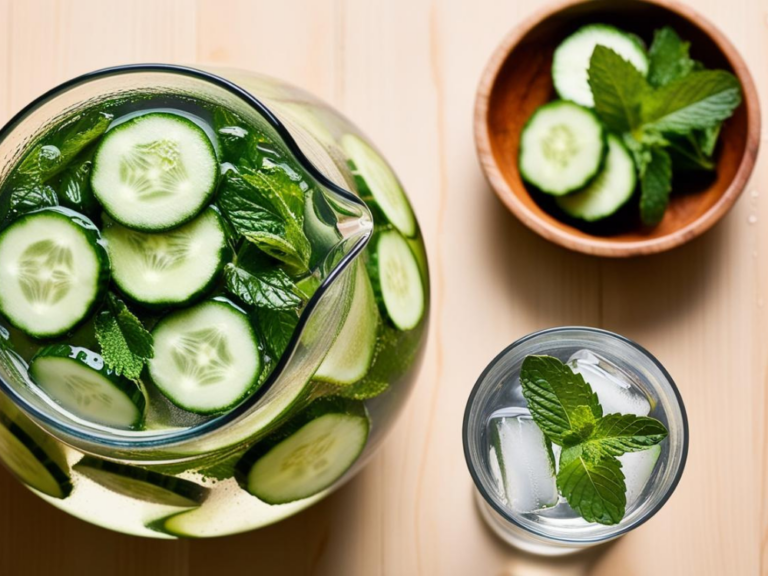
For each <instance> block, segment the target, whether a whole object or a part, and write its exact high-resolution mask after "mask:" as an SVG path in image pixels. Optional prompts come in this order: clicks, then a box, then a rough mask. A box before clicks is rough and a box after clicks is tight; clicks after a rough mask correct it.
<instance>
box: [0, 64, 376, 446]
mask: <svg viewBox="0 0 768 576" xmlns="http://www.w3.org/2000/svg"><path fill="white" fill-rule="evenodd" d="M137 73H150V74H151V73H166V74H178V75H181V76H188V77H191V78H195V79H198V80H202V81H205V82H208V83H209V84H213V85H214V86H217V87H219V88H222V89H224V90H226V91H228V92H230V93H231V94H233V95H234V96H236V97H238V98H240V99H241V100H242V101H244V102H245V103H246V104H247V105H249V106H250V107H251V108H252V109H253V110H255V111H256V112H257V113H258V114H259V115H261V116H262V117H263V118H264V120H265V121H266V122H267V123H268V124H269V125H270V126H271V127H272V128H273V129H274V130H275V132H276V133H277V135H278V136H279V137H280V138H281V139H282V140H283V142H284V143H285V145H286V147H287V148H288V150H289V152H290V153H291V154H293V156H294V158H295V159H296V161H297V162H298V163H299V164H300V165H301V167H302V168H303V169H304V170H306V171H307V173H308V174H309V175H310V176H311V177H312V178H314V179H315V180H316V181H317V182H318V183H320V184H321V185H322V186H324V187H325V188H328V189H329V190H331V191H332V192H334V193H336V194H338V195H340V196H341V197H343V198H344V199H345V200H347V201H348V202H350V203H352V204H355V205H357V206H358V207H360V208H361V209H362V210H363V211H364V212H365V213H367V212H368V210H369V209H368V207H367V205H366V204H365V202H363V201H362V200H361V199H360V198H358V197H357V196H356V195H355V194H353V193H352V192H351V191H349V190H347V189H345V188H343V187H341V186H339V185H338V184H336V183H335V182H333V181H332V180H331V179H330V178H328V177H327V176H326V175H325V174H323V173H322V172H321V171H320V170H319V169H318V168H317V167H316V166H315V165H314V163H313V162H312V161H311V160H309V158H308V157H307V156H306V154H304V152H303V151H302V150H301V148H300V147H299V145H298V143H297V142H296V140H295V139H294V137H293V136H292V135H291V133H290V131H289V130H288V128H287V127H286V126H285V124H283V122H282V121H281V120H280V119H279V118H278V117H277V116H276V115H275V114H274V113H273V112H272V111H271V110H270V109H269V107H267V106H266V105H265V104H264V103H262V102H261V100H259V99H258V98H256V96H254V95H253V94H251V93H250V92H249V91H247V90H245V89H244V88H241V87H240V86H238V85H237V84H236V83H234V82H231V81H230V80H227V79H226V78H223V77H221V76H218V75H216V74H213V73H211V72H207V71H203V70H200V69H197V68H192V67H189V66H180V65H176V64H125V65H120V66H111V67H108V68H101V69H99V70H95V71H92V72H86V73H85V74H81V75H79V76H76V77H74V78H71V79H69V80H67V81H65V82H62V83H61V84H58V85H57V86H55V87H53V88H51V89H50V90H47V91H46V92H44V93H43V94H41V95H40V96H38V97H37V98H35V99H34V100H32V101H31V102H30V103H29V104H27V105H26V106H24V107H23V108H22V109H21V110H19V111H18V112H17V113H16V114H14V115H13V116H12V117H11V119H10V120H8V122H6V123H5V124H4V125H3V126H2V128H0V144H2V143H3V142H4V141H5V140H6V138H7V137H8V136H9V135H10V134H11V133H12V132H13V131H14V129H15V128H16V127H17V126H18V125H19V124H20V123H21V122H22V121H23V120H24V119H25V118H27V117H28V116H29V115H30V114H32V113H33V112H35V111H36V110H37V109H38V108H40V107H41V106H42V105H44V104H46V103H48V102H49V101H51V100H53V99H54V98H56V97H57V96H59V95H61V94H64V93H65V92H67V91H69V90H71V89H73V88H76V87H78V86H81V85H84V84H87V83H89V82H92V81H95V80H101V79H105V78H109V77H111V76H118V75H125V74H137ZM281 82H282V81H281ZM371 233H372V232H371V230H368V231H366V232H365V233H363V234H361V236H360V238H359V239H358V240H357V241H356V242H355V244H354V245H353V246H352V247H351V248H350V250H349V252H348V253H347V254H345V255H344V256H343V257H342V258H341V260H340V261H339V262H338V263H337V264H336V266H334V268H333V270H331V271H330V272H329V274H328V276H327V277H326V278H325V279H324V280H323V282H322V283H321V284H320V286H319V287H318V288H317V290H316V291H315V293H314V294H313V295H312V297H311V298H310V299H309V300H308V301H307V304H306V306H305V307H304V310H303V311H302V313H301V316H300V317H299V321H298V324H297V325H296V329H295V330H294V333H293V335H292V337H291V340H290V342H289V343H288V346H287V347H286V350H285V352H283V354H282V355H281V356H280V358H279V360H278V362H277V363H276V365H275V368H274V369H273V370H272V373H271V374H270V375H269V377H268V378H267V379H266V380H265V381H264V383H263V384H262V385H261V386H259V387H258V388H257V389H256V390H255V391H254V392H253V393H252V394H251V395H250V396H249V397H247V398H246V399H245V400H243V402H242V403H240V404H239V405H237V406H236V407H235V408H233V409H232V410H230V411H228V412H225V413H223V414H220V415H218V416H215V417H214V418H211V419H210V420H206V421H205V422H202V423H200V424H197V425H195V426H191V427H189V428H184V429H180V430H174V431H170V432H160V433H154V434H151V435H150V434H146V435H141V436H128V435H126V436H114V435H111V436H108V435H106V434H103V433H102V432H101V430H99V429H96V428H93V429H91V428H88V427H87V426H84V425H71V424H69V423H66V422H63V421H61V420H60V419H58V418H55V417H53V416H51V415H50V414H48V413H47V412H45V411H43V410H40V409H39V408H37V407H36V406H34V405H33V404H31V403H30V402H28V401H27V400H26V399H25V398H24V397H23V396H22V395H21V394H19V393H18V392H17V391H16V390H15V389H14V387H13V386H11V385H10V384H9V383H8V382H6V380H5V379H4V378H3V377H2V376H0V393H4V394H5V395H6V396H8V397H9V398H10V399H11V401H13V402H14V403H15V404H17V405H19V406H21V408H22V410H23V411H25V412H27V413H28V414H30V415H31V416H32V417H33V418H35V419H37V420H40V421H42V422H43V423H45V425H47V426H49V427H50V428H52V429H54V430H56V431H59V432H63V433H64V434H67V435H70V436H72V437H74V438H78V439H79V440H83V441H85V442H89V443H93V444H97V445H100V446H103V447H106V448H115V449H150V448H164V447H168V446H170V445H179V444H183V443H186V442H190V441H194V440H198V439H200V438H201V437H202V436H205V435H208V434H212V433H215V432H216V431H218V430H220V429H222V428H225V427H226V426H227V425H229V424H231V423H233V422H234V421H236V420H237V419H238V418H240V417H241V416H244V415H245V414H246V413H247V412H248V411H249V410H250V409H251V408H252V407H254V406H255V405H256V403H258V401H259V400H260V399H261V398H263V397H264V395H265V394H266V393H267V392H268V391H269V390H270V389H271V388H272V387H273V386H274V385H275V383H276V381H277V380H278V379H279V378H280V376H281V374H282V372H283V370H284V369H285V366H286V365H287V363H288V360H289V359H290V358H291V357H292V356H293V353H294V352H295V349H296V347H297V345H298V342H299V338H300V336H301V335H302V334H303V332H304V329H305V328H306V325H307V321H308V319H309V317H310V316H311V315H312V312H313V311H314V310H315V308H316V307H317V304H318V302H319V301H320V299H321V298H322V296H323V295H324V294H325V293H326V292H327V291H328V289H329V288H330V286H331V284H333V283H334V282H335V280H336V279H337V278H338V277H339V276H340V275H341V273H342V272H344V270H346V268H347V267H348V266H349V265H350V264H351V263H352V261H353V260H355V258H357V256H358V255H359V254H360V253H361V252H362V251H363V249H364V248H365V246H366V245H367V243H368V241H369V240H370V238H371Z"/></svg>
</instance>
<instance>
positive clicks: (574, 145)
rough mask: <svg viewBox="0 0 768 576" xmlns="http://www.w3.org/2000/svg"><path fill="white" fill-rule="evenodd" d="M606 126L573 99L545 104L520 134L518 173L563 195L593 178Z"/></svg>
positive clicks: (601, 156)
mask: <svg viewBox="0 0 768 576" xmlns="http://www.w3.org/2000/svg"><path fill="white" fill-rule="evenodd" d="M605 148H606V144H605V129H604V128H603V125H602V124H601V123H600V120H599V119H598V118H597V116H596V115H595V113H594V112H592V111H591V110H588V109H586V108H584V107H582V106H579V105H578V104H574V103H573V102H567V101H565V100H556V101H554V102H550V103H549V104H544V105H543V106H541V107H540V108H539V109H538V110H536V112H534V113H533V116H531V117H530V119H529V120H528V122H527V123H526V124H525V127H524V128H523V132H522V134H521V135H520V156H519V164H520V175H521V176H522V177H523V180H525V181H526V182H528V183H530V184H533V185H534V186H536V187H537V188H538V189H539V190H541V191H542V192H545V193H547V194H551V195H553V196H563V195H565V194H569V193H571V192H574V191H576V190H578V189H579V188H583V187H584V186H586V185H587V184H588V183H589V182H590V180H592V179H593V178H594V177H595V176H596V175H597V173H598V172H600V168H601V167H602V164H603V159H604V158H605Z"/></svg>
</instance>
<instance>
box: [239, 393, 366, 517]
mask: <svg viewBox="0 0 768 576" xmlns="http://www.w3.org/2000/svg"><path fill="white" fill-rule="evenodd" d="M369 430H370V423H369V420H368V415H367V413H366V411H365V407H364V405H363V404H362V403H360V402H354V401H351V400H345V399H342V398H324V399H321V400H317V401H315V402H314V403H313V404H311V405H310V406H309V407H308V408H307V409H306V410H305V411H304V412H302V413H301V414H300V415H298V416H297V417H296V418H295V419H294V420H292V421H290V422H288V424H286V425H285V427H284V429H282V430H279V431H278V432H277V433H276V434H275V436H274V437H272V438H271V439H266V440H264V441H263V442H260V443H259V444H257V445H256V446H254V447H253V448H252V449H251V450H250V451H249V452H247V453H246V454H245V456H243V458H242V460H240V462H238V464H237V466H236V468H235V476H236V478H237V480H238V483H239V484H240V485H241V486H242V487H243V489H244V490H247V491H248V492H249V493H251V494H253V495H254V496H256V497H257V498H259V499H260V500H263V501H264V502H267V503H268V504H286V503H288V502H294V501H296V500H302V499H303V498H309V497H310V496H313V495H315V494H317V493H319V492H322V491H323V490H325V489H326V488H330V487H331V486H332V485H333V484H334V483H335V482H336V481H337V480H339V478H341V477H342V476H343V475H344V474H345V473H346V472H347V470H349V468H350V467H351V466H352V464H354V462H355V461H356V460H357V458H358V457H359V456H360V454H361V453H362V451H363V448H365V443H366V442H367V440H368V432H369Z"/></svg>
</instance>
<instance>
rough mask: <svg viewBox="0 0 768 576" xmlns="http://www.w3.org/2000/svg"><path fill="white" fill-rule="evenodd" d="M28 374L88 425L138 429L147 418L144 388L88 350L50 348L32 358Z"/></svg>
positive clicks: (55, 400) (60, 345)
mask: <svg viewBox="0 0 768 576" xmlns="http://www.w3.org/2000/svg"><path fill="white" fill-rule="evenodd" d="M29 375H30V376H31V377H32V380H33V381H34V382H35V384H37V385H38V386H39V387H40V388H41V389H42V390H43V392H45V393H46V395H48V397H49V398H51V399H52V400H53V401H54V402H56V403H57V404H59V405H60V406H62V407H63V408H64V409H65V410H67V411H68V412H71V413H72V414H74V415H75V416H78V417H80V418H83V419H84V420H87V421H88V422H94V423H96V424H103V425H105V426H112V427H115V428H137V427H138V426H139V425H140V424H141V421H142V419H143V417H144V407H145V404H146V401H145V399H144V394H143V392H142V391H141V389H140V388H139V387H138V386H137V385H136V384H135V383H134V382H131V381H130V380H128V379H126V378H122V377H120V376H116V375H115V374H114V373H113V372H112V371H111V370H108V369H107V368H106V366H105V365H104V360H103V359H102V357H101V356H99V355H98V354H96V353H95V352H91V351H90V350H86V349H85V348H76V347H73V346H69V345H66V344H57V345H54V346H47V347H45V348H43V349H42V350H40V351H39V352H38V353H37V354H35V356H34V358H32V362H31V364H30V366H29Z"/></svg>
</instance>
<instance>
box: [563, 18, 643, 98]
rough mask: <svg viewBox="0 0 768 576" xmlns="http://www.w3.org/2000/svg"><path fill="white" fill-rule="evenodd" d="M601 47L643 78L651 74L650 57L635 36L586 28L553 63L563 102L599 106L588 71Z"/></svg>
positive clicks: (570, 39) (596, 26)
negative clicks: (620, 59) (624, 61)
mask: <svg viewBox="0 0 768 576" xmlns="http://www.w3.org/2000/svg"><path fill="white" fill-rule="evenodd" d="M598 45H599V46H605V47H606V48H610V49H611V50H613V51H614V52H616V53H617V54H618V55H619V56H621V57H622V58H623V59H624V60H626V61H628V62H629V63H630V64H632V65H633V66H634V67H635V68H637V70H638V71H639V72H640V73H641V74H642V75H643V76H645V75H646V74H647V73H648V56H647V54H646V53H645V49H644V48H643V45H642V43H640V42H638V40H637V37H635V36H634V35H633V34H627V33H626V32H623V31H621V30H619V29H618V28H615V27H614V26H609V25H607V24H590V25H588V26H582V27H581V28H579V29H578V30H577V31H576V32H574V33H573V34H571V35H570V36H568V38H566V39H565V40H563V41H562V43H561V44H560V46H558V47H557V50H555V54H554V56H553V59H552V80H553V82H554V84H555V90H557V93H558V94H559V95H560V97H561V98H563V99H565V100H572V101H573V102H576V103H577V104H581V105H582V106H589V107H592V106H594V105H595V99H594V97H593V96H592V89H591V88H590V87H589V82H588V80H587V70H589V61H590V58H592V52H594V50H595V46H598Z"/></svg>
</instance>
